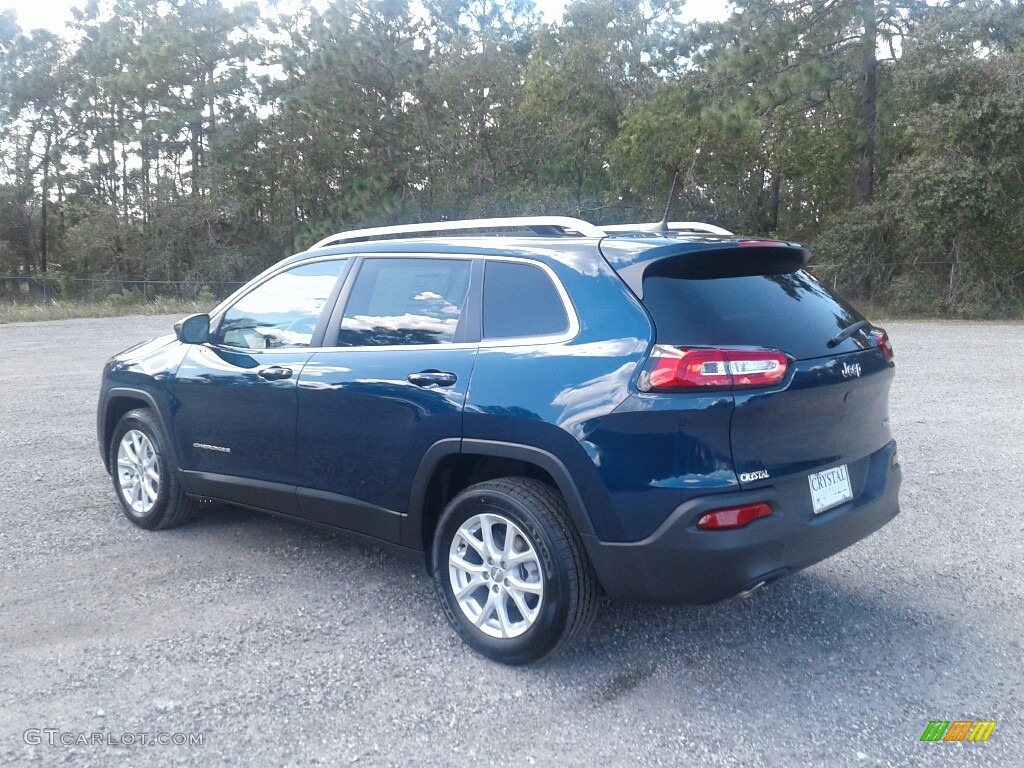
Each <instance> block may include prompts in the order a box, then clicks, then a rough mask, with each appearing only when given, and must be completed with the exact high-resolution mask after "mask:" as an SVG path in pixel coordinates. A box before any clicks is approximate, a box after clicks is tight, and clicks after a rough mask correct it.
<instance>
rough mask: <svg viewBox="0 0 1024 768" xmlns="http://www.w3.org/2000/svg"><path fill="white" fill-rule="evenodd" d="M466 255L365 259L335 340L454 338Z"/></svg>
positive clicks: (390, 342)
mask: <svg viewBox="0 0 1024 768" xmlns="http://www.w3.org/2000/svg"><path fill="white" fill-rule="evenodd" d="M470 266H471V262H470V261H469V260H468V259H467V260H462V259H402V258H393V259H392V258H372V259H366V261H364V262H363V265H362V267H361V268H360V270H359V274H358V275H356V282H355V285H354V286H353V288H352V294H351V296H350V297H349V299H348V302H347V303H346V305H345V314H344V317H343V318H342V321H341V327H340V328H339V329H338V337H337V342H336V346H339V347H379V346H395V345H408V344H450V343H452V342H453V341H454V339H455V333H456V330H457V329H458V325H459V318H460V317H461V315H462V310H463V308H464V307H465V305H466V295H467V293H468V291H469V274H470Z"/></svg>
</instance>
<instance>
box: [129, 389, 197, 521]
mask: <svg viewBox="0 0 1024 768" xmlns="http://www.w3.org/2000/svg"><path fill="white" fill-rule="evenodd" d="M167 446H168V443H167V438H166V437H165V436H164V433H163V430H162V429H161V428H160V424H159V423H158V422H157V420H156V418H155V417H154V415H153V412H152V411H151V410H149V409H148V408H139V409H136V410H134V411H129V412H128V413H126V414H125V415H124V416H122V417H121V420H120V421H119V422H118V423H117V427H116V428H115V429H114V435H113V438H112V439H111V441H110V475H111V477H112V478H113V481H114V492H115V493H116V494H117V500H118V501H120V502H121V511H122V512H124V514H125V517H127V518H128V519H129V520H131V521H132V522H133V523H135V525H137V526H139V527H140V528H145V529H147V530H151V531H152V530H157V529H161V528H171V527H173V526H175V525H180V524H181V523H183V522H185V521H186V520H188V518H189V517H190V516H191V515H192V512H193V510H194V502H193V501H192V500H191V499H190V498H188V497H187V496H186V495H185V494H184V492H183V491H182V490H181V485H180V484H179V482H178V469H177V467H176V466H175V464H174V460H173V458H172V457H171V453H170V451H169V450H168V448H167Z"/></svg>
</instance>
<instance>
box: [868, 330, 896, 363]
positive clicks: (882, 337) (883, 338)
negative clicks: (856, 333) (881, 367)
mask: <svg viewBox="0 0 1024 768" xmlns="http://www.w3.org/2000/svg"><path fill="white" fill-rule="evenodd" d="M871 335H872V336H874V337H875V341H877V342H878V346H879V347H881V349H882V354H883V355H885V359H886V360H892V358H893V355H894V352H893V349H892V342H891V341H889V334H888V333H886V332H885V329H884V328H874V329H872V331H871Z"/></svg>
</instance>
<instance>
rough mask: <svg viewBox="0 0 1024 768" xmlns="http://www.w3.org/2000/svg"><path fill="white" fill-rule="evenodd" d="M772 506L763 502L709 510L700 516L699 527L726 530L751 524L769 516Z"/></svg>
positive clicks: (710, 529)
mask: <svg viewBox="0 0 1024 768" xmlns="http://www.w3.org/2000/svg"><path fill="white" fill-rule="evenodd" d="M771 513H772V508H771V507H770V506H768V505H767V504H765V503H764V502H761V503H760V504H747V505H746V506H743V507H729V508H728V509H716V510H715V511H714V512H707V513H705V514H703V515H701V516H700V519H699V520H698V521H697V527H698V528H700V529H701V530H702V531H725V530H729V529H732V528H742V527H743V526H745V525H750V524H751V523H752V522H754V521H755V520H757V519H758V518H759V517H768V516H769V515H770V514H771Z"/></svg>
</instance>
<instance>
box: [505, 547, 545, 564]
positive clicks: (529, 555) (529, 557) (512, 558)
mask: <svg viewBox="0 0 1024 768" xmlns="http://www.w3.org/2000/svg"><path fill="white" fill-rule="evenodd" d="M535 562H537V555H535V554H534V553H533V550H532V549H528V550H526V551H525V552H516V553H514V554H511V555H506V556H505V567H506V568H512V567H513V566H516V565H521V564H523V563H535Z"/></svg>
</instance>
